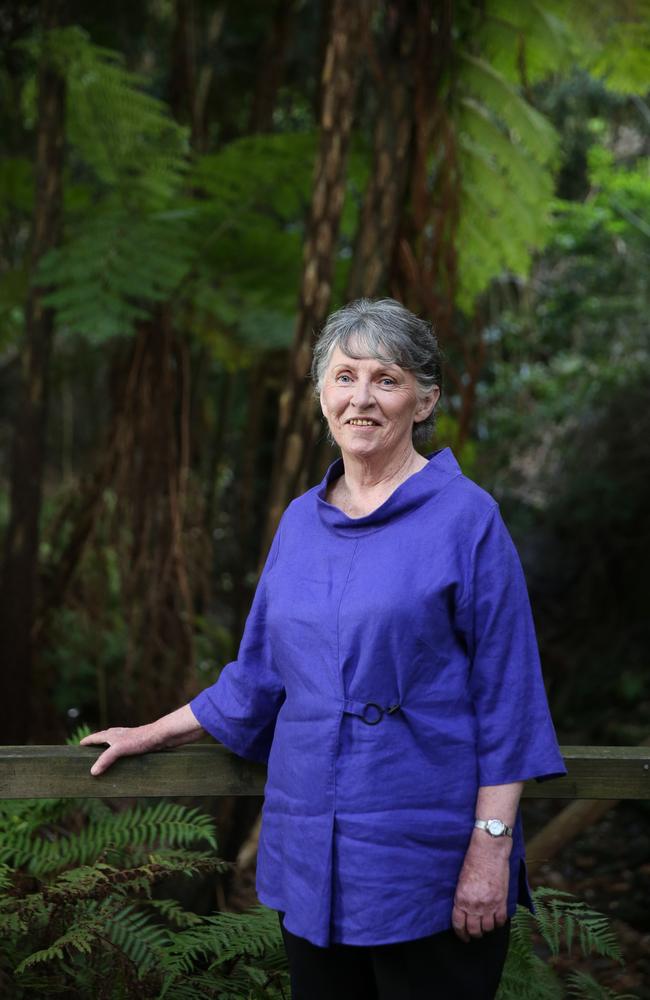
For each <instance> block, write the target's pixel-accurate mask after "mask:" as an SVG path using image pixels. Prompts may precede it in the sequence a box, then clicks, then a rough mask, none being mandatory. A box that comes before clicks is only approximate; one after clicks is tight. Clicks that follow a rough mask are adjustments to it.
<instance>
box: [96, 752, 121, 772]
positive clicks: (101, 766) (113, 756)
mask: <svg viewBox="0 0 650 1000" xmlns="http://www.w3.org/2000/svg"><path fill="white" fill-rule="evenodd" d="M120 756H121V754H120V752H119V750H116V749H115V747H109V748H108V750H104V753H103V754H100V756H99V757H98V758H97V760H96V761H95V763H94V764H93V766H92V767H91V769H90V773H91V774H92V775H93V777H95V778H96V777H97V775H99V774H103V773H104V771H106V770H108V768H109V767H110V766H111V764H114V763H115V761H116V760H117V759H118V757H120Z"/></svg>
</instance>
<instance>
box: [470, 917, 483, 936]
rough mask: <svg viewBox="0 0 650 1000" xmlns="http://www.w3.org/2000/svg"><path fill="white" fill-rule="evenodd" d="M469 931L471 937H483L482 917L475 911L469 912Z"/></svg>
mask: <svg viewBox="0 0 650 1000" xmlns="http://www.w3.org/2000/svg"><path fill="white" fill-rule="evenodd" d="M466 927H467V933H468V934H469V936H470V937H473V938H480V937H483V928H482V926H481V918H480V917H479V916H477V915H476V914H475V913H468V914H467V921H466Z"/></svg>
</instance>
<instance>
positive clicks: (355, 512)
mask: <svg viewBox="0 0 650 1000" xmlns="http://www.w3.org/2000/svg"><path fill="white" fill-rule="evenodd" d="M313 373H314V379H315V385H316V390H317V392H318V394H319V396H320V405H321V408H322V411H323V414H324V416H325V418H326V420H327V423H328V425H329V430H330V433H331V435H332V437H333V438H334V440H335V441H336V443H337V445H338V446H339V448H340V450H341V455H342V457H341V459H339V460H337V461H336V462H334V464H333V465H332V466H330V468H329V469H328V471H327V474H326V476H325V478H324V480H323V482H322V483H321V484H320V485H319V486H316V487H314V488H313V489H311V490H309V491H308V492H307V493H305V494H304V495H303V496H301V497H299V498H298V499H296V500H294V501H293V502H292V503H291V504H290V505H289V507H288V508H287V510H286V511H285V513H284V515H283V517H282V520H281V523H280V526H279V528H278V531H277V533H276V536H275V539H274V541H273V545H272V547H271V550H270V552H269V556H268V559H267V562H266V565H265V567H264V571H263V573H262V576H261V578H260V581H259V584H258V587H257V591H256V594H255V599H254V601H253V605H252V608H251V612H250V615H249V618H248V620H247V623H246V628H245V632H244V636H243V639H242V643H241V647H240V650H239V655H238V657H237V660H236V661H235V662H234V663H231V664H228V666H226V667H225V669H224V670H223V671H222V673H221V675H220V677H219V679H218V681H217V683H216V684H214V685H213V686H212V687H210V688H207V689H206V690H205V691H203V692H202V693H201V694H199V696H198V697H197V698H195V699H194V700H193V701H192V702H190V704H189V705H186V706H185V707H183V708H181V709H179V710H178V711H176V712H173V713H172V714H171V715H168V716H165V717H164V718H162V719H159V720H158V721H157V722H154V723H152V724H150V725H146V726H142V727H139V728H136V729H109V730H107V731H105V732H101V733H95V734H94V735H93V736H90V737H87V738H86V739H84V740H83V741H82V742H83V743H85V744H89V743H108V744H109V749H108V750H106V751H105V752H104V753H103V754H102V755H101V756H100V757H99V759H98V760H97V762H96V763H95V765H94V766H93V768H92V773H93V774H100V773H101V772H102V771H104V770H105V769H106V768H107V767H108V766H109V765H110V764H111V763H112V762H113V761H114V760H115V759H116V758H118V757H120V756H123V755H125V754H133V753H140V752H143V751H148V750H155V749H159V748H162V747H169V746H175V745H178V744H180V743H184V742H188V741H190V740H193V739H195V738H198V737H200V736H201V735H203V733H204V732H206V731H207V732H208V733H210V734H212V735H213V736H215V737H216V738H217V739H219V740H221V741H222V742H223V743H225V744H226V745H227V746H228V747H230V748H231V749H232V750H233V751H234V752H235V753H237V754H239V755H241V756H242V757H247V758H250V759H253V760H258V761H268V781H267V785H266V795H265V804H264V816H263V824H262V835H261V838H260V848H259V859H258V870H257V887H258V894H259V898H260V899H261V900H262V902H264V903H266V905H268V906H270V907H273V908H275V909H276V910H278V911H279V912H280V914H281V919H282V931H283V935H284V940H285V945H286V948H287V952H288V956H289V962H290V967H291V975H292V987H293V997H294V1000H317V998H320V997H323V998H325V997H327V998H334V997H336V998H337V1000H343V998H350V1000H363V998H382V1000H401V998H410V1000H415V998H418V1000H424V998H427V1000H428V998H430V997H436V998H449V1000H459V998H464V997H468V998H469V997H471V998H472V1000H477V998H489V997H493V996H494V994H495V992H496V989H497V986H498V982H499V978H500V975H501V971H502V967H503V963H504V960H505V955H506V951H507V944H508V932H509V919H510V917H511V916H512V914H513V913H514V911H515V908H516V905H517V903H518V902H522V903H524V904H526V905H530V895H529V892H528V887H527V881H526V873H525V866H524V846H523V841H522V828H521V820H520V817H519V811H518V803H519V797H520V794H521V790H522V784H523V782H524V781H526V780H527V779H530V778H544V777H550V776H552V775H557V774H563V773H565V769H564V764H563V761H562V757H561V756H560V753H559V750H558V746H557V742H556V738H555V733H554V730H553V725H552V722H551V719H550V716H549V711H548V705H547V701H546V696H545V692H544V686H543V682H542V676H541V672H540V665H539V658H538V652H537V646H536V641H535V633H534V628H533V622H532V618H531V613H530V607H529V603H528V597H527V593H526V586H525V582H524V577H523V574H522V570H521V566H520V563H519V559H518V557H517V554H516V551H515V549H514V546H513V544H512V541H511V539H510V536H509V534H508V532H507V530H506V528H505V526H504V524H503V521H502V520H501V517H500V514H499V510H498V507H497V504H496V503H495V501H494V500H493V499H492V497H491V496H489V494H487V493H486V492H484V491H483V490H482V489H481V488H480V487H478V486H476V485H475V484H474V483H473V482H471V481H470V480H469V479H467V478H466V477H465V476H464V475H463V474H462V472H461V470H460V468H459V466H458V464H457V463H456V460H455V459H454V457H453V455H452V453H451V452H450V450H449V449H448V448H445V449H443V450H441V451H438V452H434V453H433V454H432V455H429V456H427V457H424V456H423V455H421V454H419V453H418V451H417V450H416V449H415V447H414V444H413V442H414V441H418V440H426V439H427V438H428V437H429V436H430V433H431V430H432V426H433V416H434V409H435V406H436V403H437V401H438V398H439V395H440V382H441V373H440V355H439V351H438V346H437V342H436V338H435V336H434V334H433V332H432V330H431V327H430V325H429V324H428V323H426V322H424V321H423V320H420V319H418V318H417V317H416V316H414V315H413V314H412V313H410V312H409V311H408V310H407V309H405V308H404V307H403V306H401V305H399V304H398V303H397V302H394V301H392V300H390V299H384V300H381V301H375V302H372V301H368V300H360V301H358V302H353V303H351V304H350V305H348V306H346V307H345V308H343V309H340V310H338V312H335V313H334V314H333V315H332V316H330V318H329V320H328V322H327V324H326V326H325V328H324V330H323V332H322V334H321V336H320V338H319V340H318V342H317V344H316V348H315V354H314V364H313Z"/></svg>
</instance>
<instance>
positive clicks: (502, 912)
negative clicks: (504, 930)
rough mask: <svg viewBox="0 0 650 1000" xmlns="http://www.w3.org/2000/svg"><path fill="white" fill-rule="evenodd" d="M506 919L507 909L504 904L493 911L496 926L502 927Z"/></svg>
mask: <svg viewBox="0 0 650 1000" xmlns="http://www.w3.org/2000/svg"><path fill="white" fill-rule="evenodd" d="M507 919H508V911H507V910H506V908H505V906H502V907H499V909H498V910H495V911H494V924H495V926H496V927H503V925H504V924H505V923H506V921H507Z"/></svg>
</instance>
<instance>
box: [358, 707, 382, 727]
mask: <svg viewBox="0 0 650 1000" xmlns="http://www.w3.org/2000/svg"><path fill="white" fill-rule="evenodd" d="M369 708H370V709H372V708H374V709H375V711H377V712H378V713H379V714H378V716H377V718H376V719H368V718H366V713H367V711H368V709H369ZM383 717H384V709H383V708H382V707H381V705H378V704H377V702H376V701H369V702H368V703H367V704H366V705H364V707H363V715H362V716H361V718H362V719H363V721H364V722H365V724H366V725H367V726H376V725H377V723H378V722H381V720H382V719H383Z"/></svg>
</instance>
